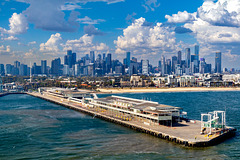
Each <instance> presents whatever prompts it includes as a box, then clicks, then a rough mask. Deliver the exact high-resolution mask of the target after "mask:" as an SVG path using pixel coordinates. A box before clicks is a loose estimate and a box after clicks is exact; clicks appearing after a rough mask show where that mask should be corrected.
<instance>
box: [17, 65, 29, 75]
mask: <svg viewBox="0 0 240 160" xmlns="http://www.w3.org/2000/svg"><path fill="white" fill-rule="evenodd" d="M19 75H20V76H28V66H27V65H25V64H21V65H20V73H19Z"/></svg>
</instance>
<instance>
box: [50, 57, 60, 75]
mask: <svg viewBox="0 0 240 160" xmlns="http://www.w3.org/2000/svg"><path fill="white" fill-rule="evenodd" d="M60 66H61V59H60V58H56V59H54V60H52V66H51V67H52V68H51V69H52V75H55V76H58V75H59V74H60Z"/></svg>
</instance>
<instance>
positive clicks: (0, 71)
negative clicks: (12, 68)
mask: <svg viewBox="0 0 240 160" xmlns="http://www.w3.org/2000/svg"><path fill="white" fill-rule="evenodd" d="M4 75H5V69H4V64H0V76H4Z"/></svg>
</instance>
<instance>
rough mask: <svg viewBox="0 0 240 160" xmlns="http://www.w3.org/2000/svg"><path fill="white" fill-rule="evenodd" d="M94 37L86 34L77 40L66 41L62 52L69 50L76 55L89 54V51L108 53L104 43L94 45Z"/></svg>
mask: <svg viewBox="0 0 240 160" xmlns="http://www.w3.org/2000/svg"><path fill="white" fill-rule="evenodd" d="M93 38H94V36H89V35H87V34H85V35H83V36H82V37H80V38H79V39H75V40H68V41H67V42H66V44H64V50H68V49H71V50H73V51H74V52H77V53H89V51H91V50H94V51H108V50H109V47H108V46H107V45H106V44H105V43H100V44H94V43H93Z"/></svg>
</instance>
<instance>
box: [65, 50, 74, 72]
mask: <svg viewBox="0 0 240 160" xmlns="http://www.w3.org/2000/svg"><path fill="white" fill-rule="evenodd" d="M75 63H76V53H72V50H67V55H65V56H64V65H68V66H69V68H72V66H73V65H74V64H75Z"/></svg>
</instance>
